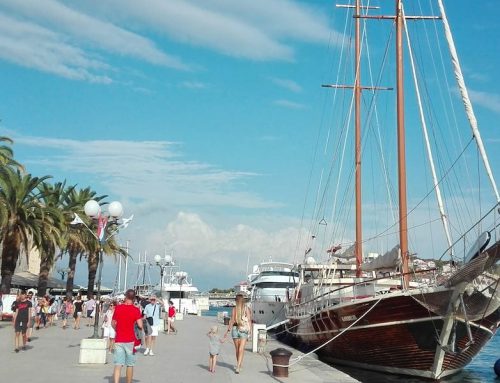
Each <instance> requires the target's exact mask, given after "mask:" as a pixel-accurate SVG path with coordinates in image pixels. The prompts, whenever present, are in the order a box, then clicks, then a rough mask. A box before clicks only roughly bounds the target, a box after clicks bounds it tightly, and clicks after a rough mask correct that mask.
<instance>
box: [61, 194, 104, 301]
mask: <svg viewBox="0 0 500 383" xmlns="http://www.w3.org/2000/svg"><path fill="white" fill-rule="evenodd" d="M103 198H105V196H100V197H97V196H96V192H95V191H93V190H92V189H91V188H89V187H87V188H85V189H80V190H76V189H73V190H71V192H70V193H69V194H68V199H67V203H66V204H67V208H68V210H69V211H71V212H73V213H77V214H78V215H79V216H80V218H81V219H82V220H84V221H86V224H87V226H88V225H90V220H89V219H88V218H87V217H86V216H85V214H84V212H83V207H84V205H85V203H86V202H87V201H89V200H91V199H93V200H96V201H100V200H102V199H103ZM65 242H66V247H65V249H64V253H67V254H68V255H69V261H68V279H67V281H66V296H68V297H71V296H73V286H74V280H75V270H76V262H77V260H78V257H79V256H80V258H81V257H83V256H86V255H88V254H90V253H91V252H92V250H93V249H95V246H96V244H97V241H96V239H95V237H94V236H93V235H92V234H91V233H89V230H88V229H87V228H86V227H82V225H69V226H68V228H67V230H66V238H65Z"/></svg>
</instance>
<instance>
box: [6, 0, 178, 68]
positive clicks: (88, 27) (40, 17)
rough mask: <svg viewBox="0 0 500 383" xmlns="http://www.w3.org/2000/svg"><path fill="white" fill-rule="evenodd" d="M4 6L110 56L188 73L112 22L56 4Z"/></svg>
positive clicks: (9, 1) (49, 0) (32, 0)
mask: <svg viewBox="0 0 500 383" xmlns="http://www.w3.org/2000/svg"><path fill="white" fill-rule="evenodd" d="M2 6H3V7H7V8H9V9H11V11H13V12H14V13H16V14H18V15H23V16H25V17H29V18H31V19H32V20H34V21H35V22H36V23H46V24H48V25H50V26H51V27H53V28H55V30H58V31H61V32H63V33H69V34H70V35H71V36H73V37H74V38H75V39H76V40H77V41H78V42H79V43H80V44H83V45H88V44H91V45H92V46H94V47H96V48H99V49H101V50H104V51H107V52H112V53H118V54H121V55H128V56H132V57H137V58H139V59H142V60H145V61H148V62H151V63H153V64H158V65H164V66H167V67H171V68H175V69H187V65H186V64H184V63H183V62H182V61H181V60H180V59H178V58H176V57H173V56H169V55H167V54H165V53H164V52H162V51H160V50H159V49H158V48H156V47H155V44H154V43H153V42H152V41H150V40H148V39H146V38H144V37H142V36H139V35H137V34H135V33H132V32H129V31H127V30H125V29H123V28H120V27H117V26H115V25H113V24H111V23H109V22H106V21H102V20H99V19H97V18H95V17H92V16H89V15H87V14H85V13H82V12H78V11H75V10H73V9H71V8H69V7H67V6H65V5H63V4H61V3H59V2H57V1H54V0H45V1H43V2H41V1H36V0H26V1H21V2H19V1H14V0H4V1H3V2H2ZM65 39H66V38H65ZM61 40H62V39H61ZM75 44H76V42H75Z"/></svg>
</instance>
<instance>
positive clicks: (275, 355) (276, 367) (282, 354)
mask: <svg viewBox="0 0 500 383" xmlns="http://www.w3.org/2000/svg"><path fill="white" fill-rule="evenodd" d="M270 354H271V358H272V360H273V376H275V377H278V378H288V365H289V363H290V356H292V352H291V351H288V350H286V349H284V348H277V349H276V350H273V351H271V352H270Z"/></svg>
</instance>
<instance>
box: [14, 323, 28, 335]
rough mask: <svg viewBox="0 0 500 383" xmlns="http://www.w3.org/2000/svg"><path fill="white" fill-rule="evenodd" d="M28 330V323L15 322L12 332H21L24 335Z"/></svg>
mask: <svg viewBox="0 0 500 383" xmlns="http://www.w3.org/2000/svg"><path fill="white" fill-rule="evenodd" d="M27 330H28V322H26V321H25V322H22V321H18V320H16V323H14V331H15V332H22V333H23V334H26V331H27Z"/></svg>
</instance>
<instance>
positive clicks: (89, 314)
mask: <svg viewBox="0 0 500 383" xmlns="http://www.w3.org/2000/svg"><path fill="white" fill-rule="evenodd" d="M93 311H94V309H92V310H87V318H90V317H92V312H93Z"/></svg>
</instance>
